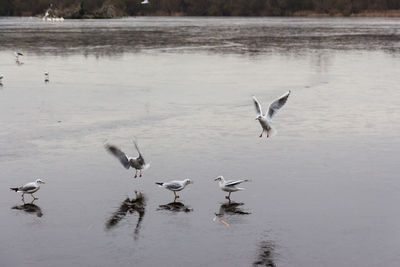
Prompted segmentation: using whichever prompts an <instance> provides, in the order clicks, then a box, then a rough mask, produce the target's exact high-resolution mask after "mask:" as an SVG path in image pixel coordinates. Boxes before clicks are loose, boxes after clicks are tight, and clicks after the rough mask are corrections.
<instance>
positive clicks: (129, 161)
mask: <svg viewBox="0 0 400 267" xmlns="http://www.w3.org/2000/svg"><path fill="white" fill-rule="evenodd" d="M133 143H134V144H135V147H136V150H137V152H138V153H139V156H138V157H136V158H134V157H129V156H127V155H126V154H125V153H124V152H122V151H121V150H120V149H119V148H118V147H116V146H113V145H108V144H106V145H105V147H106V149H107V150H108V151H109V152H110V153H111V154H113V155H114V156H116V157H117V158H118V159H119V161H120V162H121V164H122V165H123V166H124V167H125V168H126V169H129V168H130V167H132V168H135V169H136V173H135V176H133V178H136V177H137V172H138V170H139V171H140V174H139V177H142V170H145V169H147V168H148V167H150V164H146V162H145V161H144V158H143V156H142V154H141V153H140V150H139V147H138V145H137V143H136V141H135V140H133Z"/></svg>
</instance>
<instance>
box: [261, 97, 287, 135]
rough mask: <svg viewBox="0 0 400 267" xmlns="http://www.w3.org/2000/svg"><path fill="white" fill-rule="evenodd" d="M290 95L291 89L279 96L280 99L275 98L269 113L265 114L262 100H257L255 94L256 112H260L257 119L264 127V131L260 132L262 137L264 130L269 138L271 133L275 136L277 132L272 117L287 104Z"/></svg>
mask: <svg viewBox="0 0 400 267" xmlns="http://www.w3.org/2000/svg"><path fill="white" fill-rule="evenodd" d="M289 95H290V90H289V91H288V92H286V93H285V94H284V95H282V96H281V97H279V98H278V99H276V100H274V101H273V102H272V103H271V104H270V105H269V108H268V113H265V114H264V113H263V111H262V107H261V104H260V102H259V101H258V100H257V98H256V97H255V96H253V101H254V105H255V107H256V112H257V114H258V115H257V117H256V120H258V121H259V122H260V124H261V127H262V132H261V134H260V137H262V135H263V133H264V131H266V132H267V138H268V137H269V136H270V135H271V136H273V135H275V134H276V133H277V131H276V130H275V128H274V127H273V126H272V118H273V117H274V115H275V114H276V113H277V112H278V111H279V110H280V109H281V108H282V107H283V106H284V105H285V103H286V101H287V99H288V98H289Z"/></svg>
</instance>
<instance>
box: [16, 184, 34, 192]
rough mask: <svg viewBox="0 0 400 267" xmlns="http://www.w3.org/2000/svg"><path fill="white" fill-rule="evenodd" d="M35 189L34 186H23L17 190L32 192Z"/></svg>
mask: <svg viewBox="0 0 400 267" xmlns="http://www.w3.org/2000/svg"><path fill="white" fill-rule="evenodd" d="M36 188H37V187H36V186H34V185H24V186H21V187H20V188H19V190H21V191H30V190H34V189H36Z"/></svg>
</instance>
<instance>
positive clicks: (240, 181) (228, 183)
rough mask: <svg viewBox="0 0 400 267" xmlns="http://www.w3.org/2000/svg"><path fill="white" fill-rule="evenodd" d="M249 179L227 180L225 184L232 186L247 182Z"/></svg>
mask: <svg viewBox="0 0 400 267" xmlns="http://www.w3.org/2000/svg"><path fill="white" fill-rule="evenodd" d="M247 181H248V180H237V181H227V182H226V183H225V186H232V185H237V184H241V183H243V182H247Z"/></svg>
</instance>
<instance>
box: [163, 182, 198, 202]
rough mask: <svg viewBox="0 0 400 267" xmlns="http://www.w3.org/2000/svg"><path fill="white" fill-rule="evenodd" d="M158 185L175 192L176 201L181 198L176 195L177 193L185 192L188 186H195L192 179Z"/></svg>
mask: <svg viewBox="0 0 400 267" xmlns="http://www.w3.org/2000/svg"><path fill="white" fill-rule="evenodd" d="M156 184H158V185H159V186H160V187H164V188H165V189H168V190H171V191H172V192H174V195H175V199H177V198H179V196H178V195H176V192H177V191H181V190H183V189H184V188H185V187H186V186H187V185H188V184H193V181H192V180H190V179H185V180H183V181H179V180H174V181H170V182H166V183H156Z"/></svg>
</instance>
